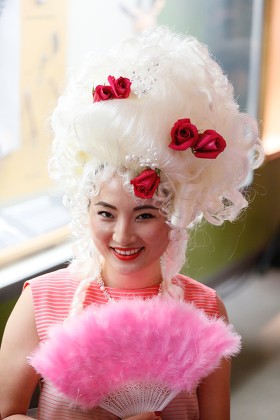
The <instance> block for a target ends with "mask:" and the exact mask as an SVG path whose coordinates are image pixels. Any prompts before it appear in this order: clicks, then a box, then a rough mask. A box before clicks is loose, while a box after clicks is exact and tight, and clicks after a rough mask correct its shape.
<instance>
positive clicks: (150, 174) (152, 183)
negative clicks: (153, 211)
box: [130, 169, 160, 198]
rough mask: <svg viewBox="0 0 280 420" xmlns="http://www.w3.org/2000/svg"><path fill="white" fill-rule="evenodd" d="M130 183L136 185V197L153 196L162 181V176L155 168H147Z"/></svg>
mask: <svg viewBox="0 0 280 420" xmlns="http://www.w3.org/2000/svg"><path fill="white" fill-rule="evenodd" d="M130 183H131V184H132V185H133V187H134V194H135V195H136V197H139V198H152V197H153V195H154V193H155V191H156V189H157V187H158V184H159V183H160V177H159V175H158V174H157V172H156V171H155V170H154V169H145V170H144V171H142V172H141V174H140V175H138V176H137V177H136V178H133V179H132V180H131V181H130Z"/></svg>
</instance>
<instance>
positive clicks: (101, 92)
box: [93, 85, 114, 102]
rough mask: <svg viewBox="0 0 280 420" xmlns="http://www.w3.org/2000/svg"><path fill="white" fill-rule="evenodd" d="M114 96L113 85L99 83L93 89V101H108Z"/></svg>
mask: <svg viewBox="0 0 280 420" xmlns="http://www.w3.org/2000/svg"><path fill="white" fill-rule="evenodd" d="M113 98H114V92H113V89H112V88H111V86H104V85H98V86H96V88H95V89H94V91H93V102H100V101H107V100H108V99H113Z"/></svg>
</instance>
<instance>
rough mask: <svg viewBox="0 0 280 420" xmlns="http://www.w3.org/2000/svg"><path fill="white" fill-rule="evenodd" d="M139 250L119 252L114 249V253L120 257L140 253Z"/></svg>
mask: <svg viewBox="0 0 280 420" xmlns="http://www.w3.org/2000/svg"><path fill="white" fill-rule="evenodd" d="M140 249H141V248H137V249H132V250H130V251H121V250H120V249H116V248H114V251H115V252H116V253H117V254H120V255H133V254H137V252H139V251H140Z"/></svg>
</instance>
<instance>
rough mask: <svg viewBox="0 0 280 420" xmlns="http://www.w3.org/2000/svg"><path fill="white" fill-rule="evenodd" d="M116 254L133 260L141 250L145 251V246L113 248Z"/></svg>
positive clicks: (127, 259)
mask: <svg viewBox="0 0 280 420" xmlns="http://www.w3.org/2000/svg"><path fill="white" fill-rule="evenodd" d="M111 249H112V251H113V252H114V255H115V256H116V257H117V258H118V259H120V260H125V261H131V260H134V259H135V258H137V257H138V256H139V255H140V254H141V252H142V251H143V249H144V248H143V247H141V248H127V249H126V248H112V247H111Z"/></svg>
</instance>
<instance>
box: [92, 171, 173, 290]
mask: <svg viewBox="0 0 280 420" xmlns="http://www.w3.org/2000/svg"><path fill="white" fill-rule="evenodd" d="M90 226H91V234H92V239H93V241H94V243H95V246H96V247H97V249H98V251H99V252H100V254H101V255H102V256H103V258H104V267H103V273H106V276H107V278H109V277H110V276H114V275H115V276H116V275H117V274H119V275H131V274H134V275H136V277H137V275H140V277H141V274H143V275H144V274H145V276H147V275H148V276H152V277H155V276H158V274H159V273H160V272H161V270H160V257H161V255H162V254H163V253H164V251H165V250H166V247H167V245H168V242H169V239H168V232H169V227H168V226H167V224H166V219H165V218H164V217H163V216H162V215H161V214H160V213H159V210H158V208H156V207H155V206H154V205H153V202H152V200H142V201H139V200H136V199H135V198H134V197H133V196H131V195H130V194H129V193H128V192H127V191H126V190H125V189H124V187H123V185H122V181H121V179H120V178H119V177H117V176H115V177H114V178H113V179H111V180H110V181H108V182H107V183H105V184H104V185H103V187H102V188H101V190H100V193H99V194H98V195H97V196H95V197H93V199H92V201H91V205H90ZM131 285H132V283H131ZM143 287H145V285H143Z"/></svg>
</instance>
